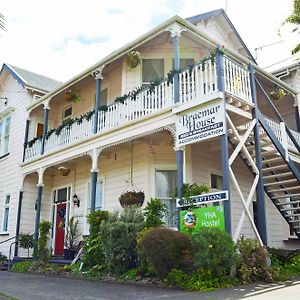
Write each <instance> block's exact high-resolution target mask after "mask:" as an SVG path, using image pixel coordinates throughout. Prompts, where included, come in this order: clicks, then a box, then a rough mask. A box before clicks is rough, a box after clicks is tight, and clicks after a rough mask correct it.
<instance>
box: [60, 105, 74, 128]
mask: <svg viewBox="0 0 300 300" xmlns="http://www.w3.org/2000/svg"><path fill="white" fill-rule="evenodd" d="M70 108H71V115H69V116H67V117H65V112H66V111H67V110H68V109H70ZM72 118H73V105H72V104H70V105H67V106H64V107H63V108H62V111H61V123H62V124H63V123H64V122H65V121H67V120H69V119H72Z"/></svg>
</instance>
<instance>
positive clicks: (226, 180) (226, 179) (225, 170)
mask: <svg viewBox="0 0 300 300" xmlns="http://www.w3.org/2000/svg"><path fill="white" fill-rule="evenodd" d="M223 59H224V57H223V54H222V53H221V52H219V51H218V52H217V54H216V66H217V77H218V82H217V84H218V90H219V92H222V93H223V105H224V112H225V114H226V105H225V104H226V98H225V85H224V67H223ZM224 120H226V116H224ZM224 127H225V133H224V134H223V135H222V136H221V151H222V157H221V158H222V176H223V189H224V190H228V200H227V201H224V216H225V229H226V231H227V232H228V233H230V234H231V204H230V201H231V200H230V194H231V193H230V176H229V160H228V157H229V155H228V136H227V123H226V121H225V124H224Z"/></svg>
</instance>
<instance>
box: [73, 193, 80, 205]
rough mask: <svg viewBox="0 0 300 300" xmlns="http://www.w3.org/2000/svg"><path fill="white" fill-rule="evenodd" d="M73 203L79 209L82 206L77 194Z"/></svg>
mask: <svg viewBox="0 0 300 300" xmlns="http://www.w3.org/2000/svg"><path fill="white" fill-rule="evenodd" d="M73 203H74V205H77V207H79V206H80V200H79V198H78V196H77V195H76V194H74V195H73Z"/></svg>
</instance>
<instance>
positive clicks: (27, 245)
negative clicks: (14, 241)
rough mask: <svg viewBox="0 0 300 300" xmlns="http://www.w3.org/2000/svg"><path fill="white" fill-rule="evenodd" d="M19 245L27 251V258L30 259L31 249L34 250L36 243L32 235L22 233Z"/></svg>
mask: <svg viewBox="0 0 300 300" xmlns="http://www.w3.org/2000/svg"><path fill="white" fill-rule="evenodd" d="M19 245H20V247H21V248H23V249H27V256H28V257H29V249H32V248H34V246H35V241H34V238H33V236H32V234H30V233H20V235H19Z"/></svg>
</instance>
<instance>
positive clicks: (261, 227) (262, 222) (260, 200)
mask: <svg viewBox="0 0 300 300" xmlns="http://www.w3.org/2000/svg"><path fill="white" fill-rule="evenodd" d="M248 69H249V72H250V87H251V94H252V99H253V103H254V108H253V109H252V117H253V118H254V119H256V124H255V126H254V129H253V132H254V143H255V160H256V166H257V169H258V171H259V180H258V184H257V187H256V202H257V220H258V232H259V235H260V237H261V239H262V242H263V244H264V245H265V246H267V244H268V239H267V221H266V207H265V206H266V205H265V192H264V179H263V172H262V158H261V147H260V136H259V122H258V119H257V112H258V106H257V92H256V84H255V74H254V69H253V67H252V65H251V64H250V65H249V67H248Z"/></svg>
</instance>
